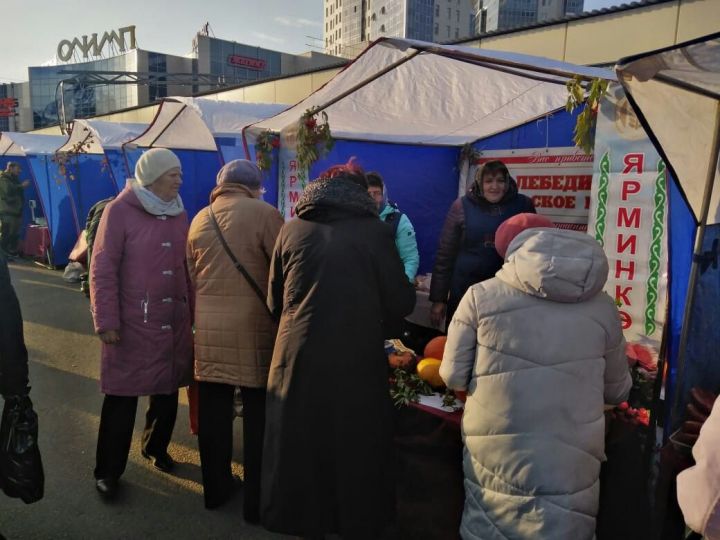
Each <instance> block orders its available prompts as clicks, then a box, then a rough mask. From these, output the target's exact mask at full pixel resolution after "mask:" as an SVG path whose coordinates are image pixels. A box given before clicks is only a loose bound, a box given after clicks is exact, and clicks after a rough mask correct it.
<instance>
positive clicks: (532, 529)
mask: <svg viewBox="0 0 720 540" xmlns="http://www.w3.org/2000/svg"><path fill="white" fill-rule="evenodd" d="M537 227H542V228H537ZM496 247H497V249H498V252H499V253H500V254H501V256H503V257H504V258H505V263H504V265H503V267H502V268H501V269H500V271H499V272H498V273H497V274H496V276H495V277H494V278H492V279H490V280H487V281H484V282H482V283H478V284H477V285H474V286H472V287H471V288H470V289H469V290H468V291H467V293H466V294H465V296H464V297H463V299H462V301H461V302H460V305H459V307H458V309H457V312H456V313H455V316H454V317H453V319H452V322H451V323H450V327H449V331H448V340H447V345H446V348H445V354H444V356H443V362H442V365H441V367H440V375H441V376H442V378H443V379H444V380H445V382H446V383H447V385H448V387H449V388H453V389H456V390H465V389H467V391H468V398H467V403H466V406H465V413H464V415H463V419H462V433H463V442H464V458H463V461H464V462H463V468H464V473H465V509H464V512H463V518H462V524H461V527H460V534H461V536H462V537H463V538H465V539H482V540H496V539H497V540H500V539H502V540H505V539H508V538H515V539H518V538H528V539H533V540H545V539H558V540H560V539H562V540H566V539H568V538H572V539H577V540H583V539H591V538H593V537H594V535H595V516H596V514H597V510H598V497H599V475H600V463H601V462H602V461H603V460H604V459H605V454H604V431H605V418H604V415H603V405H604V404H605V403H611V404H616V403H620V402H622V401H624V400H625V399H626V398H627V395H628V392H629V391H630V386H631V380H630V374H629V370H628V366H627V361H626V359H625V340H624V338H623V335H622V329H621V326H620V318H619V315H618V310H617V307H616V306H615V304H614V302H613V300H612V298H610V296H608V295H607V294H605V293H604V292H602V289H603V286H604V285H605V281H606V280H607V274H608V262H607V258H606V257H605V254H604V253H603V250H602V248H601V247H600V245H599V244H598V243H597V242H596V241H595V240H594V239H593V238H591V237H590V236H588V235H587V234H583V233H579V232H575V231H567V230H559V229H555V228H552V223H550V222H549V221H548V220H546V219H545V218H542V217H540V216H537V215H534V214H519V215H517V216H514V217H512V218H510V219H509V220H507V221H506V222H505V223H503V225H501V226H500V228H499V229H498V232H497V234H496Z"/></svg>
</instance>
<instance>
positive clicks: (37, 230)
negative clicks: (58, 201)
mask: <svg viewBox="0 0 720 540" xmlns="http://www.w3.org/2000/svg"><path fill="white" fill-rule="evenodd" d="M49 249H50V230H49V229H48V228H47V227H42V226H40V225H28V226H27V228H26V229H25V239H24V241H23V249H22V251H23V253H24V254H25V255H30V256H31V257H37V258H45V257H46V255H47V253H48V250H49Z"/></svg>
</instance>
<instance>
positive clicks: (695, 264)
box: [670, 103, 720, 429]
mask: <svg viewBox="0 0 720 540" xmlns="http://www.w3.org/2000/svg"><path fill="white" fill-rule="evenodd" d="M718 154H720V103H718V104H717V105H716V109H715V125H714V129H713V137H712V147H711V153H710V161H709V162H708V171H707V178H706V179H705V190H704V192H703V201H702V208H701V210H700V218H699V220H698V229H697V231H696V233H695V248H694V249H693V257H692V266H691V268H690V279H689V281H688V292H687V297H686V300H685V311H684V313H683V323H682V330H681V332H680V349H679V351H678V364H677V377H676V379H675V389H674V390H673V391H674V396H673V407H672V409H671V414H670V428H671V429H675V425H676V424H677V423H678V422H679V420H680V417H681V411H680V410H679V407H680V403H681V400H680V395H681V394H682V393H683V382H684V381H683V376H684V374H685V362H686V356H687V350H686V349H687V342H688V338H689V334H690V322H691V318H692V309H693V306H694V304H695V288H696V287H697V281H698V274H699V272H700V257H701V256H702V252H703V242H704V241H705V229H706V228H707V217H708V213H709V211H710V199H711V197H712V194H713V188H714V186H715V171H716V169H717V167H718ZM678 180H679V179H678Z"/></svg>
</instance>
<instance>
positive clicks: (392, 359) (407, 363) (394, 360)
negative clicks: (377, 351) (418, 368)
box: [388, 351, 415, 371]
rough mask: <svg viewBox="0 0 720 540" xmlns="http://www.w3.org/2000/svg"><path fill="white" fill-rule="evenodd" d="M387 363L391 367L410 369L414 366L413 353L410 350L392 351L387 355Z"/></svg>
mask: <svg viewBox="0 0 720 540" xmlns="http://www.w3.org/2000/svg"><path fill="white" fill-rule="evenodd" d="M388 364H390V367H391V368H392V369H398V368H400V369H404V370H405V371H412V369H413V368H414V367H415V355H414V354H413V353H411V352H407V351H403V352H392V353H390V354H389V355H388Z"/></svg>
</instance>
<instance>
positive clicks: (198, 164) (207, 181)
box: [125, 148, 222, 220]
mask: <svg viewBox="0 0 720 540" xmlns="http://www.w3.org/2000/svg"><path fill="white" fill-rule="evenodd" d="M145 150H147V149H146V148H137V149H133V150H126V151H125V153H126V156H127V160H128V165H129V166H130V169H131V170H134V169H135V164H136V163H137V161H138V160H139V159H140V156H141V155H142V154H143V152H144V151H145ZM172 151H173V152H174V153H175V155H177V156H178V158H179V159H180V163H181V165H182V171H183V183H182V186H181V187H180V197H181V198H182V200H183V204H184V205H185V209H186V210H187V213H188V217H189V218H190V219H191V220H192V218H193V217H195V214H197V213H198V211H199V210H201V209H202V208H205V207H206V206H207V205H208V203H209V202H210V192H211V191H212V189H213V188H214V187H215V179H216V177H217V173H218V171H219V170H220V167H221V166H222V162H221V157H220V155H219V154H218V153H217V152H207V151H199V150H174V149H173V150H172Z"/></svg>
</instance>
